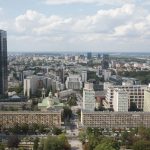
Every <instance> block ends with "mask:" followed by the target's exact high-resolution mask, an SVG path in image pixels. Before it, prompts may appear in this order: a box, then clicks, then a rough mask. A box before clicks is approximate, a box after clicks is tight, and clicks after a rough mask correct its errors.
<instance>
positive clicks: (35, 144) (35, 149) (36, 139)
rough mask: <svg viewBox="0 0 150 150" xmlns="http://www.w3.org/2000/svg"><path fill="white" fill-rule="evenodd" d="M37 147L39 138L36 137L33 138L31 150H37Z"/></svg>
mask: <svg viewBox="0 0 150 150" xmlns="http://www.w3.org/2000/svg"><path fill="white" fill-rule="evenodd" d="M38 147H39V138H38V137H36V138H35V140H34V145H33V150H38Z"/></svg>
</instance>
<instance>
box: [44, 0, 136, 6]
mask: <svg viewBox="0 0 150 150" xmlns="http://www.w3.org/2000/svg"><path fill="white" fill-rule="evenodd" d="M44 1H45V2H46V4H49V5H61V4H75V3H85V4H90V3H97V4H111V5H114V4H125V3H131V2H134V0H44Z"/></svg>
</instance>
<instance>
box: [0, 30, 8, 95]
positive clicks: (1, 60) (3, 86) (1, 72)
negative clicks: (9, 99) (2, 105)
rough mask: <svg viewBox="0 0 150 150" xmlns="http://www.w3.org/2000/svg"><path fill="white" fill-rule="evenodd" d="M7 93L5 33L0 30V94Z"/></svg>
mask: <svg viewBox="0 0 150 150" xmlns="http://www.w3.org/2000/svg"><path fill="white" fill-rule="evenodd" d="M7 93H8V74H7V33H6V31H3V30H0V96H6V95H7Z"/></svg>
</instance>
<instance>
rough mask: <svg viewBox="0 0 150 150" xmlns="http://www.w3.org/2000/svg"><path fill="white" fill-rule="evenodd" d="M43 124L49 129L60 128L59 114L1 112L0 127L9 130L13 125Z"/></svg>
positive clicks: (48, 112) (53, 112)
mask: <svg viewBox="0 0 150 150" xmlns="http://www.w3.org/2000/svg"><path fill="white" fill-rule="evenodd" d="M17 123H18V124H25V123H26V124H28V125H31V124H43V125H47V126H49V127H51V126H57V127H60V126H61V112H60V111H59V112H55V111H47V112H31V111H12V112H10V111H1V112H0V126H3V127H5V128H9V127H12V126H14V125H15V124H17Z"/></svg>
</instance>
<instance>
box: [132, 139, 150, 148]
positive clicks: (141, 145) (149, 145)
mask: <svg viewBox="0 0 150 150" xmlns="http://www.w3.org/2000/svg"><path fill="white" fill-rule="evenodd" d="M133 150H150V142H149V141H144V140H141V141H137V142H135V143H134V144H133Z"/></svg>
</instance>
